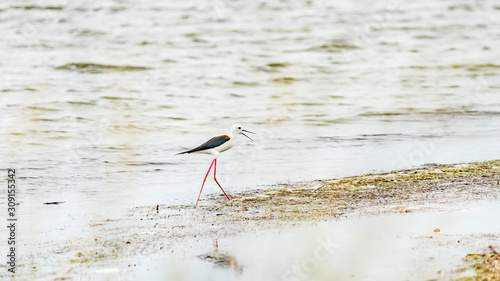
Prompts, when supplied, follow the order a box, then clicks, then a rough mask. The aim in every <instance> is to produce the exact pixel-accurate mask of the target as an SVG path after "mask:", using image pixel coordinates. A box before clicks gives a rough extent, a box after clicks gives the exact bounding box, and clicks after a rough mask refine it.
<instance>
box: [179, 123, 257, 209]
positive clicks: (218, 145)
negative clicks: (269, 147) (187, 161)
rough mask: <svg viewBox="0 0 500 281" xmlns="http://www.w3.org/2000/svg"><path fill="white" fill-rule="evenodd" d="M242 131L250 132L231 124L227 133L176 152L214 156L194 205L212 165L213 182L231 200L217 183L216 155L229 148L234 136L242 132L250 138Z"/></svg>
mask: <svg viewBox="0 0 500 281" xmlns="http://www.w3.org/2000/svg"><path fill="white" fill-rule="evenodd" d="M244 132H247V133H252V132H250V131H247V130H243V129H242V128H241V125H238V124H236V125H233V126H232V127H231V132H230V133H229V135H222V136H217V137H213V138H211V139H209V140H208V141H207V142H205V143H203V144H202V145H200V146H198V147H195V148H193V149H190V150H186V151H183V152H180V153H178V154H186V153H204V154H211V155H212V156H213V157H214V159H213V160H212V164H210V168H208V172H207V174H206V175H205V178H204V179H203V183H202V184H201V189H200V194H199V195H198V199H197V200H196V205H198V200H200V196H201V191H202V190H203V185H205V181H206V180H207V176H208V174H209V173H210V170H211V169H212V166H214V180H215V182H216V183H217V185H219V187H220V189H221V190H222V192H224V195H226V197H227V199H228V200H231V199H230V198H229V196H227V194H226V192H225V191H224V189H222V186H221V185H220V184H219V182H218V181H217V178H216V177H215V174H216V169H217V156H219V154H220V153H221V152H224V151H226V150H228V149H231V148H232V147H233V146H234V143H235V142H236V137H237V136H238V135H239V134H242V135H244V136H245V137H247V138H249V139H251V138H250V137H249V136H247V135H245V133H244ZM252 134H254V133H252Z"/></svg>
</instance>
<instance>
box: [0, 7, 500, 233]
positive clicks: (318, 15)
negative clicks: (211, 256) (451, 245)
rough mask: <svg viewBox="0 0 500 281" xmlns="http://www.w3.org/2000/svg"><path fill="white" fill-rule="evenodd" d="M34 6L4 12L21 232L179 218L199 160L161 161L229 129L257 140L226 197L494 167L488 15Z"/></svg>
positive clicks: (494, 10) (4, 113) (7, 101)
mask: <svg viewBox="0 0 500 281" xmlns="http://www.w3.org/2000/svg"><path fill="white" fill-rule="evenodd" d="M37 4H40V3H39V2H36V1H23V2H22V3H19V1H3V2H2V3H1V4H0V19H1V20H0V30H2V33H4V34H5V35H4V37H5V38H6V39H5V40H2V41H1V42H0V48H1V50H2V52H0V72H1V73H2V77H1V78H0V79H1V80H0V92H2V94H3V99H1V101H0V106H1V113H0V114H1V117H2V123H1V124H0V132H1V134H0V153H1V155H0V156H1V157H0V161H1V162H0V164H1V165H0V166H1V167H2V168H6V167H12V168H16V169H17V170H18V175H19V177H20V178H19V190H20V191H21V192H20V193H19V197H18V200H19V201H20V202H21V205H20V206H19V215H20V216H22V217H23V219H24V222H25V224H26V227H27V229H28V230H31V231H34V233H43V232H44V231H48V230H49V229H52V228H53V226H54V225H61V226H62V227H73V226H72V225H73V224H74V223H75V218H81V219H76V220H77V221H78V222H79V223H85V222H86V221H87V220H88V218H89V217H93V216H98V215H103V214H105V215H106V216H112V215H113V214H116V215H119V214H120V213H121V212H122V211H123V210H126V209H130V208H132V207H134V206H142V205H156V204H165V203H167V204H170V203H171V204H191V203H193V202H194V201H195V199H196V196H197V194H198V190H199V186H200V184H201V181H202V177H203V175H204V173H205V172H206V169H207V168H208V165H209V162H210V158H209V157H208V156H203V155H182V156H174V154H175V153H176V152H179V151H182V150H184V149H186V148H191V147H193V146H196V145H198V144H200V143H202V142H204V141H206V140H207V139H208V138H210V137H212V136H213V135H218V134H224V133H227V131H228V130H229V128H230V126H231V125H232V124H234V123H241V124H243V126H244V128H246V129H248V130H251V131H254V132H256V133H257V135H256V136H255V140H256V141H255V142H251V141H249V140H247V139H245V138H244V137H241V136H240V137H239V139H238V143H237V145H236V147H235V148H233V149H232V150H230V151H228V152H226V153H224V154H223V155H221V156H220V157H219V161H218V164H219V166H218V169H217V171H218V174H219V181H220V182H221V184H222V185H223V186H224V187H225V190H226V191H228V193H229V194H231V193H232V192H237V191H240V190H245V189H251V188H258V187H260V186H263V185H270V184H274V183H277V182H296V181H302V180H315V179H325V178H332V177H339V176H346V175H355V174H362V173H366V172H372V171H383V170H395V169H400V168H409V167H412V166H420V165H423V164H426V163H455V162H466V161H478V160H488V159H498V158H500V142H498V139H499V137H500V95H499V83H498V82H499V74H500V73H499V70H500V63H499V62H498V57H499V54H498V50H497V46H498V43H499V36H500V20H499V19H500V7H499V6H498V4H497V3H496V2H495V1H481V2H479V1H465V0H463V1H451V0H450V1H419V2H418V3H410V2H407V1H392V2H390V1H370V0H366V1H354V2H349V3H340V2H339V3H336V2H331V1H316V2H304V3H302V2H300V3H298V2H297V3H296V2H293V1H266V2H255V1H235V2H228V1H208V2H203V3H200V2H199V1H173V2H168V3H159V2H157V1H140V3H136V2H132V1H109V0H108V1H47V2H44V3H43V4H42V6H37ZM205 192H220V191H219V190H218V187H217V186H216V185H215V183H213V181H211V180H210V181H208V184H207V186H206V190H205ZM202 198H203V197H202ZM51 201H61V202H64V203H63V204H61V205H58V206H57V207H56V206H53V205H42V203H44V202H51ZM201 203H202V204H203V203H204V202H203V201H202V202H201ZM1 204H2V205H1V206H3V204H5V200H2V202H1ZM60 214H67V216H61V215H60ZM76 225H78V223H77V224H76ZM75 231H78V228H77V227H75Z"/></svg>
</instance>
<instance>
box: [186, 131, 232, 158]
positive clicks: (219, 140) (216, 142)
mask: <svg viewBox="0 0 500 281" xmlns="http://www.w3.org/2000/svg"><path fill="white" fill-rule="evenodd" d="M229 140H230V138H229V137H228V136H226V135H222V136H218V137H213V138H211V139H209V140H208V141H207V142H206V143H204V144H202V145H200V146H198V147H195V148H193V149H190V150H187V151H183V152H181V153H177V154H184V153H192V152H197V151H202V150H208V149H211V148H214V147H217V146H220V145H222V144H224V143H225V142H227V141H229Z"/></svg>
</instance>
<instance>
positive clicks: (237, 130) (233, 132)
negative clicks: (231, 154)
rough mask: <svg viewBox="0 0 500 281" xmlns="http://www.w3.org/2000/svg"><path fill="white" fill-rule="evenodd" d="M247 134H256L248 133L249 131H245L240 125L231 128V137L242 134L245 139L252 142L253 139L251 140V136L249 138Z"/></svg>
mask: <svg viewBox="0 0 500 281" xmlns="http://www.w3.org/2000/svg"><path fill="white" fill-rule="evenodd" d="M245 133H250V134H255V133H254V132H250V131H247V130H245V129H243V128H242V127H241V125H240V124H236V125H233V127H231V135H233V136H237V135H239V134H242V135H244V136H245V137H247V138H249V139H250V140H252V138H250V137H249V136H247V135H246V134H245Z"/></svg>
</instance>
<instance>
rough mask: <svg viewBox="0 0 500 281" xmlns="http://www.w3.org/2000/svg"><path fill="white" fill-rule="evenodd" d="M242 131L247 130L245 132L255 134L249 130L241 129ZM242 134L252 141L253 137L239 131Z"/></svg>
mask: <svg viewBox="0 0 500 281" xmlns="http://www.w3.org/2000/svg"><path fill="white" fill-rule="evenodd" d="M242 131H243V132H247V133H250V134H255V133H254V132H250V131H247V130H242ZM241 134H242V135H244V136H245V137H247V138H249V139H250V140H252V141H253V139H252V138H251V137H249V136H247V135H245V133H241Z"/></svg>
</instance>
